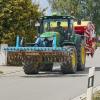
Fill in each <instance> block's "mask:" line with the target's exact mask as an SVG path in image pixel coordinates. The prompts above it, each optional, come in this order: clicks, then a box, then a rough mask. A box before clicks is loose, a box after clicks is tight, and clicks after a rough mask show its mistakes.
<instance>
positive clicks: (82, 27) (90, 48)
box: [74, 21, 96, 57]
mask: <svg viewBox="0 0 100 100" xmlns="http://www.w3.org/2000/svg"><path fill="white" fill-rule="evenodd" d="M74 30H75V32H76V33H77V34H80V35H83V36H84V37H85V42H86V45H85V49H86V53H87V55H91V56H92V57H93V55H94V52H95V50H96V32H95V26H94V24H93V23H92V22H91V21H81V23H80V24H78V23H77V22H75V23H74Z"/></svg>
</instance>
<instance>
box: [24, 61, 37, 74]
mask: <svg viewBox="0 0 100 100" xmlns="http://www.w3.org/2000/svg"><path fill="white" fill-rule="evenodd" d="M23 69H24V72H25V74H27V75H32V74H38V64H36V63H32V64H30V63H25V64H24V67H23Z"/></svg>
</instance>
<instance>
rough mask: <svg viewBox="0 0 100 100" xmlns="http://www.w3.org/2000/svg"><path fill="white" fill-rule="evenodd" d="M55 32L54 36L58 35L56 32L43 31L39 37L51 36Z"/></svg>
mask: <svg viewBox="0 0 100 100" xmlns="http://www.w3.org/2000/svg"><path fill="white" fill-rule="evenodd" d="M55 34H56V36H58V35H59V33H57V32H45V33H43V34H41V35H40V37H42V38H49V37H53V36H54V35H55Z"/></svg>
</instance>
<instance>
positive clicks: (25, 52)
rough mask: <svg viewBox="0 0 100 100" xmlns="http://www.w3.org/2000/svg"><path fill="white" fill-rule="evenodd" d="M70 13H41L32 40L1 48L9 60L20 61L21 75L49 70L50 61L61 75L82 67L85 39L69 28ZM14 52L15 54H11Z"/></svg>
mask: <svg viewBox="0 0 100 100" xmlns="http://www.w3.org/2000/svg"><path fill="white" fill-rule="evenodd" d="M73 23H74V18H73V17H71V16H56V15H54V16H44V17H41V18H40V20H39V24H40V25H39V26H38V33H39V35H38V36H37V39H36V41H35V43H30V44H28V45H27V46H22V47H21V46H20V45H19V44H20V42H19V40H18V38H17V42H16V43H17V46H16V47H8V48H5V50H7V51H8V52H9V54H10V55H9V59H10V60H13V59H15V58H17V60H18V61H21V62H22V64H23V66H24V67H23V69H24V72H25V74H28V75H30V74H37V73H38V72H39V71H52V68H53V64H54V63H59V64H60V66H61V72H62V73H63V74H67V73H75V72H76V71H83V70H84V69H85V60H86V54H85V42H84V39H83V36H81V35H78V34H76V33H75V31H74V27H73ZM15 55H17V56H15Z"/></svg>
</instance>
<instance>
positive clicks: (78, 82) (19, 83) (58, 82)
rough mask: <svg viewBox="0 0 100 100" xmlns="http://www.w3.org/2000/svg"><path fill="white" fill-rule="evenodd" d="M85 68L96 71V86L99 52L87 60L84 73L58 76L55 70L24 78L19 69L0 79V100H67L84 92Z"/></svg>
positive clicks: (98, 76)
mask: <svg viewBox="0 0 100 100" xmlns="http://www.w3.org/2000/svg"><path fill="white" fill-rule="evenodd" d="M89 67H96V72H95V86H98V85H100V48H98V49H97V51H96V53H95V56H94V58H91V57H87V63H86V70H85V71H84V72H77V73H76V74H67V75H62V74H61V73H60V72H59V71H57V70H58V69H59V67H58V68H57V66H56V67H55V68H54V71H53V72H52V73H40V74H38V75H33V76H27V75H25V74H24V73H23V70H22V68H19V69H18V70H19V71H15V72H12V73H7V74H4V75H0V100H71V99H72V98H73V97H76V96H78V95H80V94H82V93H83V92H85V91H86V88H87V79H88V77H87V75H88V69H89Z"/></svg>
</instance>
